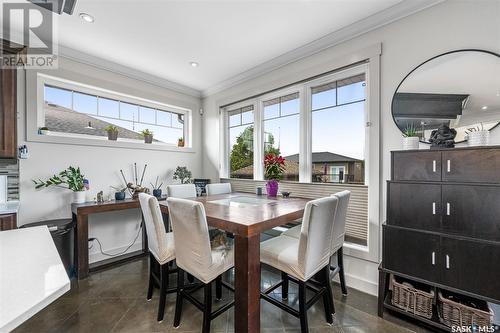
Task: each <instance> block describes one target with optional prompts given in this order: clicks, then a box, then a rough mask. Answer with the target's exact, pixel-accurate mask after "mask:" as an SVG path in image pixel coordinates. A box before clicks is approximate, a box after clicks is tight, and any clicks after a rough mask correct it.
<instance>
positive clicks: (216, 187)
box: [206, 183, 232, 195]
mask: <svg viewBox="0 0 500 333" xmlns="http://www.w3.org/2000/svg"><path fill="white" fill-rule="evenodd" d="M206 190H207V195H217V194H226V193H231V192H232V191H231V183H216V184H207V187H206Z"/></svg>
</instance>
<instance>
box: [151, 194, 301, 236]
mask: <svg viewBox="0 0 500 333" xmlns="http://www.w3.org/2000/svg"><path fill="white" fill-rule="evenodd" d="M242 196H243V197H248V198H260V199H265V200H266V201H267V202H265V203H262V204H259V205H251V204H242V205H234V206H233V205H223V204H218V203H214V202H212V201H215V200H221V199H229V198H234V197H242ZM193 200H196V201H199V202H201V203H203V205H204V206H205V212H206V214H207V222H208V225H210V226H212V227H216V228H218V229H222V230H225V231H228V232H232V233H235V234H238V235H242V236H251V235H255V234H259V233H261V232H263V231H265V230H268V229H271V228H274V227H276V226H279V225H283V224H286V223H288V222H290V221H292V220H295V219H298V218H301V217H302V215H303V213H304V208H305V206H306V203H307V202H308V201H310V199H303V198H282V197H278V198H268V197H266V196H257V195H255V194H251V193H239V192H233V193H230V194H220V195H212V196H208V197H199V198H193ZM160 208H161V210H162V212H163V213H168V207H167V203H166V202H160Z"/></svg>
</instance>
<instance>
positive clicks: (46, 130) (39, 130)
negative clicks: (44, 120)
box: [38, 126, 50, 135]
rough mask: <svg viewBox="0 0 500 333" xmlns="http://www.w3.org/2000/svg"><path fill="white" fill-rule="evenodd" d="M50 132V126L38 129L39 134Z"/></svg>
mask: <svg viewBox="0 0 500 333" xmlns="http://www.w3.org/2000/svg"><path fill="white" fill-rule="evenodd" d="M49 133H50V131H49V128H48V127H45V126H44V127H40V128H39V129H38V134H41V135H48V134H49Z"/></svg>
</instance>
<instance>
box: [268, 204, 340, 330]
mask: <svg viewBox="0 0 500 333" xmlns="http://www.w3.org/2000/svg"><path fill="white" fill-rule="evenodd" d="M337 205H338V198H337V197H335V196H330V197H326V198H321V199H316V200H312V201H309V202H308V203H307V204H306V207H305V209H304V215H303V218H302V226H301V232H300V237H299V238H294V237H288V236H285V235H280V236H278V237H275V238H271V239H269V240H267V241H264V242H262V243H261V246H260V260H261V262H262V263H264V264H267V265H269V266H272V267H274V268H276V269H278V270H280V271H281V272H282V276H284V277H285V278H284V279H282V281H280V282H279V283H277V284H276V285H274V286H271V287H269V288H267V289H266V290H264V291H263V292H262V293H261V298H263V299H264V300H266V301H268V302H270V303H271V304H274V305H276V306H278V307H279V308H281V309H283V310H285V311H286V312H288V313H290V314H292V315H294V316H296V317H299V319H300V327H301V332H302V333H306V332H308V331H309V328H308V323H307V310H308V309H309V308H310V307H311V306H312V305H313V304H314V303H315V302H316V301H318V300H319V299H320V297H321V296H323V304H324V308H325V319H326V321H327V322H328V323H329V324H333V313H334V312H335V309H334V304H333V294H332V288H331V285H330V256H331V246H332V245H331V244H332V241H333V239H332V238H333V230H332V229H333V228H332V221H333V219H334V217H335V213H336V210H337ZM289 280H290V281H293V282H297V283H298V285H299V311H297V310H296V309H294V308H292V307H290V306H289V305H286V304H285V303H283V302H281V301H278V300H276V299H275V298H273V297H271V296H270V295H269V294H270V293H271V292H272V291H273V290H275V289H276V288H278V287H279V286H282V290H283V294H282V298H283V299H286V298H287V297H288V295H287V293H288V283H289ZM308 288H309V289H311V290H313V291H315V295H314V296H313V297H312V298H311V299H310V300H309V301H307V299H306V289H308Z"/></svg>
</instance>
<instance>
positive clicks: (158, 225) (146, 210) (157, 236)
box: [139, 193, 168, 261]
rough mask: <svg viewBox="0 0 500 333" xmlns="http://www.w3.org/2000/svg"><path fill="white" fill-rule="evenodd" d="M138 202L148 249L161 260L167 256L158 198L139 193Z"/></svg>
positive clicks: (165, 235)
mask: <svg viewBox="0 0 500 333" xmlns="http://www.w3.org/2000/svg"><path fill="white" fill-rule="evenodd" d="M139 203H140V204H141V210H142V215H143V216H144V222H145V226H146V233H147V236H148V248H149V251H150V252H151V253H152V254H153V255H154V256H155V257H156V258H157V259H158V260H159V261H162V260H163V259H164V258H165V256H167V255H168V254H167V248H166V246H165V244H166V237H167V234H166V231H165V225H164V224H163V218H162V215H161V211H160V205H159V204H158V200H157V199H156V198H155V197H154V196H152V195H149V194H146V193H141V194H139Z"/></svg>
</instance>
